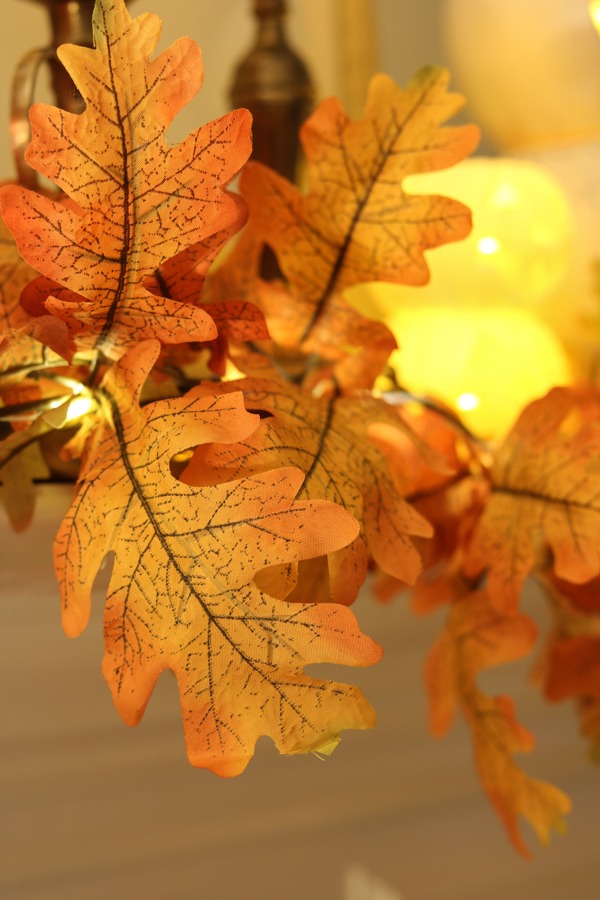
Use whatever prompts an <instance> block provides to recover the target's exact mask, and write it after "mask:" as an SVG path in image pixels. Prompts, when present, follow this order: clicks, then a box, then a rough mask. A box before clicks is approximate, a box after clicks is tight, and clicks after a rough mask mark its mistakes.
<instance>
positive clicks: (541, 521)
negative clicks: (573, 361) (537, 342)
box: [465, 388, 600, 612]
mask: <svg viewBox="0 0 600 900" xmlns="http://www.w3.org/2000/svg"><path fill="white" fill-rule="evenodd" d="M589 410H590V399H589V397H588V396H580V395H579V394H578V392H577V391H576V390H575V389H570V388H554V389H553V390H551V391H550V393H549V394H547V395H546V396H545V397H543V398H542V399H540V400H535V401H534V402H533V403H531V404H530V405H529V406H528V407H526V408H525V410H524V411H523V412H522V413H521V415H520V417H519V419H518V421H517V423H516V424H515V426H514V428H513V429H512V431H511V432H510V433H509V434H508V436H507V437H506V439H505V440H504V442H503V444H502V445H501V446H500V448H499V449H498V451H497V452H496V454H495V458H494V462H493V466H492V471H491V480H492V495H491V498H490V500H489V502H488V504H487V506H486V508H485V511H484V513H483V516H482V518H481V520H480V521H479V523H478V525H477V527H476V529H475V532H474V534H473V538H472V540H471V543H470V545H469V547H468V549H467V553H466V558H465V570H466V572H467V573H468V574H470V575H477V574H478V573H480V572H482V571H483V570H484V569H487V572H488V582H487V583H488V589H489V593H490V599H491V601H492V603H494V605H495V606H496V607H497V608H498V609H500V610H504V611H506V612H510V611H513V610H515V609H516V608H517V605H518V602H519V596H520V593H521V588H522V586H523V582H524V580H525V578H526V576H527V575H528V574H529V572H530V571H531V570H532V569H533V568H534V567H535V565H536V562H537V560H538V558H540V557H541V556H542V555H543V553H544V552H545V550H546V548H547V547H548V546H549V547H550V548H551V550H552V553H553V554H554V571H555V573H556V574H557V575H558V576H559V577H560V578H564V579H565V580H566V581H572V582H574V583H575V584H582V583H584V582H586V581H590V580H591V579H593V578H595V577H596V576H597V575H598V573H599V572H600V428H599V427H598V421H597V418H596V419H595V420H594V419H590V418H588V414H589ZM582 412H583V414H582Z"/></svg>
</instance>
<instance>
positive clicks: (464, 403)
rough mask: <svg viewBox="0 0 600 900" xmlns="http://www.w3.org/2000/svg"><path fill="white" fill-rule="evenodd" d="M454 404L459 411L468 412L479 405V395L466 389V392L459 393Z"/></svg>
mask: <svg viewBox="0 0 600 900" xmlns="http://www.w3.org/2000/svg"><path fill="white" fill-rule="evenodd" d="M456 406H457V407H458V409H460V410H461V412H470V411H471V410H472V409H477V407H478V406H479V397H478V396H477V394H471V393H470V391H467V393H466V394H461V395H460V397H457V398H456Z"/></svg>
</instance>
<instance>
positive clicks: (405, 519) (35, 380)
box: [0, 0, 600, 854]
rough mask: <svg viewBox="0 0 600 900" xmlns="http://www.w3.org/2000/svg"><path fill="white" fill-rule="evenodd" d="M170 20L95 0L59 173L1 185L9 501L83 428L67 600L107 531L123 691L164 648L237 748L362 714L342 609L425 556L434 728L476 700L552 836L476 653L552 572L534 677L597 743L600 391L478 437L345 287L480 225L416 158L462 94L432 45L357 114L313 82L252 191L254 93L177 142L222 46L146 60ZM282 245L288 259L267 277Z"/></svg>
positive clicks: (488, 746)
mask: <svg viewBox="0 0 600 900" xmlns="http://www.w3.org/2000/svg"><path fill="white" fill-rule="evenodd" d="M159 33H160V20H159V19H158V18H157V17H156V16H153V15H151V14H144V15H141V16H139V17H137V18H136V19H132V18H131V16H130V15H129V13H128V11H127V9H126V7H125V4H124V0H97V4H96V8H95V11H94V36H95V47H94V49H87V48H81V47H74V46H69V47H63V48H61V50H60V51H59V54H60V56H61V59H62V60H63V62H64V63H65V65H66V67H67V68H68V70H69V71H70V73H71V75H72V76H73V78H74V81H75V83H76V84H77V86H78V88H79V90H80V91H81V93H82V96H83V97H84V99H85V101H86V109H85V112H84V113H82V114H81V115H80V116H73V115H70V114H68V113H65V112H63V111H60V110H56V109H53V108H51V107H48V106H43V105H39V106H36V107H34V108H33V109H32V111H31V122H32V134H33V138H32V143H31V146H30V148H29V151H28V155H27V158H28V161H29V162H30V164H31V165H33V166H34V167H35V168H37V170H38V171H40V172H41V173H43V174H44V175H46V176H47V177H48V178H50V179H51V180H52V181H53V182H54V183H55V184H56V185H57V186H58V187H59V188H60V189H61V190H62V191H63V192H64V193H63V194H62V195H56V196H51V195H50V194H49V193H48V192H46V193H44V195H42V194H41V193H40V194H35V193H32V192H28V191H26V190H24V189H23V188H21V187H20V186H18V185H6V186H5V187H4V188H3V189H2V190H1V192H0V201H1V205H2V214H3V217H4V219H3V222H2V225H1V227H0V326H1V327H2V334H1V335H0V404H1V405H0V428H1V429H2V430H0V480H1V481H2V482H3V483H4V485H5V490H4V495H5V496H4V499H5V503H6V505H7V507H8V509H9V513H10V515H11V517H12V521H13V525H14V527H16V528H23V527H25V526H26V524H27V522H28V521H29V519H30V517H31V514H32V509H33V500H34V487H33V481H34V479H36V478H39V477H44V473H45V465H46V463H45V461H44V460H45V456H44V440H45V436H46V435H47V434H48V433H50V432H53V431H55V430H56V429H60V428H61V427H63V426H64V425H69V426H72V427H73V428H75V429H76V430H77V431H76V434H75V436H74V437H72V438H71V440H70V441H69V442H68V443H65V446H64V448H63V457H64V458H70V459H73V458H81V465H80V470H79V479H78V482H77V487H76V491H75V496H74V500H73V504H72V507H71V509H70V511H69V513H68V515H67V517H66V518H65V520H64V522H63V524H62V526H61V529H60V531H59V534H58V536H57V540H56V544H55V565H56V571H57V576H58V580H59V584H60V590H61V601H62V612H63V624H64V628H65V630H66V632H67V633H68V634H70V635H76V634H78V633H80V632H81V630H82V629H83V628H84V627H85V624H86V622H87V618H88V615H89V606H90V590H91V585H92V582H93V580H94V577H95V574H96V572H97V570H98V568H99V566H100V565H101V563H102V560H103V559H104V557H105V555H106V554H107V553H108V552H114V554H115V566H114V570H113V574H112V578H111V583H110V585H109V588H108V593H107V600H106V609H105V656H104V662H103V672H104V675H105V677H106V679H107V681H108V683H109V685H110V689H111V691H112V694H113V698H114V703H115V706H116V707H117V709H118V711H119V713H120V715H121V716H122V717H123V719H124V720H125V721H126V722H128V723H129V724H135V723H136V722H138V721H139V720H140V718H141V716H142V714H143V711H144V708H145V705H146V703H147V701H148V698H149V696H150V694H151V692H152V689H153V686H154V684H155V682H156V679H157V678H158V677H159V675H160V672H161V671H162V670H163V669H165V668H171V669H172V670H173V671H174V672H175V673H176V674H177V678H178V683H179V689H180V695H181V708H182V716H183V721H184V730H185V735H186V745H187V751H188V756H189V758H190V761H191V762H192V764H193V765H196V766H202V767H206V768H209V769H211V770H213V771H214V772H217V773H218V774H220V775H223V776H230V775H235V774H238V773H239V772H241V771H242V770H243V769H244V768H245V766H246V765H247V763H248V761H249V759H250V758H251V756H252V753H253V749H254V744H255V742H256V740H257V738H258V737H259V736H260V735H261V734H268V735H270V736H271V737H272V739H273V740H274V742H275V743H276V745H277V746H278V747H279V749H280V750H281V752H284V753H300V752H310V751H320V752H324V753H329V752H331V750H332V749H333V748H334V747H335V745H336V744H337V742H338V740H339V737H340V733H341V731H342V730H343V729H344V728H369V727H371V726H372V725H373V724H374V722H375V715H374V712H373V710H372V709H371V707H370V705H369V703H368V702H367V700H366V699H365V698H364V697H363V696H362V694H361V693H360V691H358V689H356V688H353V687H350V686H348V685H343V684H338V683H334V682H327V681H323V680H319V679H313V678H310V677H308V676H307V675H305V674H304V672H303V668H304V666H306V665H307V664H309V663H313V662H323V661H326V662H336V663H340V664H344V665H355V666H365V665H371V664H373V663H375V662H377V660H378V659H379V657H380V655H381V648H380V647H379V646H378V645H377V644H375V643H374V642H373V641H372V640H370V639H369V638H368V637H366V636H365V635H363V634H362V633H361V631H360V629H359V627H358V624H357V622H356V619H355V617H354V615H353V614H352V612H351V611H350V610H349V609H347V608H345V606H346V605H348V604H350V603H351V602H352V601H353V600H354V598H355V597H356V595H357V593H358V591H359V588H360V587H361V585H362V584H363V582H364V580H365V577H366V574H367V569H368V568H369V567H371V568H375V569H377V571H378V573H379V587H380V593H381V594H382V595H383V594H384V595H385V596H386V597H387V598H389V597H390V596H391V595H392V594H393V592H394V591H395V590H396V589H399V588H400V587H403V586H405V585H406V584H412V583H414V582H415V581H416V592H415V598H416V599H415V607H416V609H417V610H418V611H421V612H423V611H426V610H428V609H430V608H432V607H433V606H435V605H439V604H440V603H442V602H445V603H447V604H448V610H449V611H448V619H447V624H446V626H445V628H444V630H443V632H442V635H441V636H440V638H439V640H438V642H437V643H436V645H435V647H434V648H433V650H432V652H431V654H430V657H429V660H428V664H427V676H426V682H427V686H428V691H429V697H430V707H431V725H432V730H433V731H434V732H435V733H437V734H441V733H442V732H443V731H445V730H446V729H447V727H448V726H449V723H450V721H451V718H452V713H453V709H454V707H455V706H459V707H460V708H461V710H462V712H463V714H464V716H465V718H466V720H467V722H468V724H469V727H470V730H471V734H472V738H473V745H474V750H475V758H476V765H477V768H478V771H479V774H480V777H481V780H482V784H483V786H484V789H485V790H486V792H487V793H488V796H489V797H490V800H491V802H492V803H493V805H494V807H495V809H496V811H497V812H498V814H499V816H500V818H501V819H502V821H503V823H504V824H505V827H506V829H507V831H508V834H509V836H510V838H511V840H512V841H513V843H514V844H515V846H516V847H517V848H518V849H519V850H520V852H522V853H524V854H527V852H528V851H527V849H526V847H525V845H524V843H523V840H522V837H521V835H520V832H519V825H518V818H519V816H524V817H525V818H527V819H528V820H529V821H530V822H531V824H532V825H533V827H534V828H535V829H536V831H537V833H538V835H539V837H540V839H541V840H542V841H547V839H548V835H549V832H550V830H551V829H555V830H561V829H562V827H563V816H564V814H565V813H566V812H567V811H568V808H569V802H568V800H567V798H566V797H565V796H564V794H562V792H561V791H560V790H559V789H558V788H555V787H553V786H551V785H547V784H545V783H542V782H539V781H537V780H535V779H533V778H531V777H529V776H528V775H526V774H524V773H523V772H522V771H521V770H520V769H519V768H518V767H517V765H516V762H515V758H514V754H515V753H516V752H518V751H526V750H529V749H531V746H532V743H533V738H532V736H531V735H530V734H529V732H527V731H526V730H525V729H524V728H523V727H522V726H521V725H520V724H519V723H518V722H517V719H516V715H515V710H514V705H513V703H512V701H511V699H510V698H508V697H503V696H500V697H488V696H487V695H485V694H484V693H483V692H482V691H481V690H480V688H479V686H478V684H477V680H476V679H477V675H478V673H479V672H480V671H481V670H482V669H483V668H485V667H487V666H489V665H493V664H496V663H499V662H509V661H510V660H512V659H516V658H518V657H521V656H524V655H526V654H528V653H530V652H531V651H532V649H533V646H534V642H535V628H534V626H533V625H532V623H531V622H530V620H529V619H527V617H525V616H524V615H523V614H522V613H521V611H520V609H519V603H520V595H521V590H522V587H523V583H524V581H525V579H526V578H527V577H528V575H530V574H532V573H533V574H534V575H535V576H536V577H538V578H539V579H540V580H542V581H543V583H544V585H545V586H546V588H547V590H548V592H549V596H550V595H551V601H550V602H551V608H552V609H553V610H554V613H555V616H556V620H557V624H556V627H555V630H554V632H553V633H552V634H551V635H550V637H549V638H548V642H547V646H546V649H545V651H544V656H543V666H542V668H543V675H544V677H543V679H542V680H543V687H544V691H545V694H546V696H547V697H548V698H549V699H551V700H558V699H562V698H565V697H574V698H575V699H576V700H577V703H578V705H579V709H580V714H581V722H582V731H583V733H584V734H585V735H586V736H587V737H588V738H590V741H591V745H592V748H597V747H598V746H599V745H600V744H599V742H600V724H599V723H600V716H599V714H598V713H599V710H600V702H599V697H600V693H599V690H598V684H597V679H598V665H597V662H598V650H599V647H598V626H597V621H598V602H597V598H598V587H597V579H598V576H599V574H600V539H599V538H598V535H599V534H600V505H599V504H600V501H599V499H598V498H599V497H600V468H599V464H598V460H599V459H600V452H599V451H600V428H599V426H598V422H599V421H600V401H598V397H597V395H596V394H595V392H594V391H593V390H588V389H577V390H574V389H566V388H557V389H555V390H554V391H552V392H551V393H550V394H549V395H548V397H546V398H542V399H540V400H537V401H535V402H534V403H533V404H531V405H530V406H529V407H527V408H526V409H525V410H524V411H523V413H522V415H521V417H520V418H519V421H518V422H517V424H516V425H515V427H514V429H513V430H512V431H511V433H510V434H509V435H508V436H507V437H506V439H505V440H504V441H503V442H502V443H501V444H500V445H499V446H498V447H484V446H482V445H481V443H479V442H478V441H477V439H476V438H475V437H473V436H471V435H468V434H467V433H466V431H465V430H464V429H463V428H462V426H461V424H460V422H459V421H458V420H457V419H456V417H454V416H453V414H449V412H448V411H447V410H445V409H444V408H443V407H442V405H441V404H436V403H435V401H431V404H430V405H431V406H432V407H433V410H431V409H427V410H425V407H424V406H423V405H421V410H420V413H419V414H415V415H413V414H412V413H411V412H410V411H408V410H407V411H406V412H405V411H402V410H400V412H399V411H398V410H397V409H393V408H392V407H391V406H390V405H389V404H388V403H387V402H386V401H385V400H384V399H383V398H382V397H381V392H380V391H378V390H376V384H379V382H378V381H377V379H378V377H379V376H381V375H382V373H383V372H384V370H385V363H386V360H387V357H388V355H389V353H390V352H391V350H393V349H394V347H395V342H394V339H393V337H392V335H391V333H390V332H389V331H388V329H387V328H386V326H385V325H384V324H383V323H382V322H378V321H370V320H367V319H365V318H364V317H363V316H362V315H360V314H359V313H358V312H357V311H356V310H354V309H353V308H352V307H351V306H350V305H349V304H348V302H347V300H346V299H345V297H344V294H343V292H344V290H345V289H346V288H348V287H350V286H352V285H355V284H359V283H363V282H366V281H372V280H383V281H390V282H396V283H402V284H411V285H415V286H416V285H419V284H424V283H425V282H426V281H427V279H428V269H427V264H426V260H425V253H426V252H427V251H429V250H431V249H432V248H435V247H437V246H439V245H441V244H444V243H447V242H450V241H455V240H459V239H461V238H463V237H465V236H466V235H467V234H468V232H469V230H470V213H469V210H468V209H467V208H466V207H464V206H462V205H461V204H460V203H458V202H457V201H455V200H451V199H449V198H445V197H432V196H420V195H412V194H408V193H407V192H406V191H404V189H403V187H402V181H403V178H404V177H405V176H407V175H409V174H414V173H418V172H426V171H431V170H435V169H439V168H443V167H446V166H450V165H452V164H454V163H455V162H458V161H459V160H460V159H462V158H464V157H465V156H466V155H467V154H468V153H469V152H470V151H471V150H472V149H473V147H474V146H475V144H476V142H477V139H478V132H477V129H476V128H474V127H473V126H460V127H451V126H447V125H445V124H444V123H445V122H446V121H447V120H448V119H449V118H450V117H451V116H452V115H453V114H454V112H456V110H457V109H458V108H459V106H460V105H461V103H462V100H461V98H459V97H457V96H455V95H452V94H449V93H448V92H447V85H448V74H447V73H446V72H445V71H444V70H442V69H438V68H429V69H424V70H422V71H421V72H420V73H418V74H417V75H416V76H415V78H414V79H413V81H412V82H411V83H410V85H409V86H408V88H407V89H406V90H402V89H400V88H399V87H398V86H396V85H395V84H394V83H393V82H392V81H391V79H389V78H388V77H387V76H384V75H380V76H376V77H375V78H374V79H373V81H372V84H371V88H370V91H369V97H368V102H367V109H366V113H365V117H364V119H363V120H362V121H361V122H353V121H351V120H350V119H349V118H348V117H347V116H346V114H345V113H344V111H343V109H342V107H341V105H340V104H339V102H338V101H337V100H328V101H325V102H324V103H322V104H321V105H320V106H319V107H318V109H317V110H316V112H315V113H314V115H313V116H312V117H311V118H310V119H309V120H308V121H307V122H306V123H305V125H304V126H303V128H302V132H301V137H302V142H303V145H304V149H305V153H306V157H307V161H308V192H307V194H306V195H303V194H301V193H300V192H299V191H298V190H297V188H296V187H294V186H293V185H291V184H289V183H288V182H287V181H286V180H285V179H282V178H281V177H280V176H279V175H277V174H276V173H274V172H271V171H270V170H269V169H267V168H266V167H264V166H262V165H260V164H257V163H253V164H251V165H248V166H247V167H246V168H245V170H244V172H243V174H242V178H241V192H242V197H239V196H238V195H236V194H233V193H231V192H230V191H228V190H227V185H228V183H229V181H230V180H231V178H232V177H233V176H234V175H235V174H236V173H237V172H238V171H239V170H240V168H241V167H242V165H243V164H244V163H245V161H246V159H247V158H248V155H249V153H250V149H251V143H250V118H249V114H248V113H247V112H246V111H244V110H238V111H235V112H232V113H230V114H228V115H227V116H224V117H222V118H221V119H218V120H217V121H215V122H211V123H209V124H208V125H204V126H202V127H200V128H198V129H196V130H195V131H194V132H193V133H192V134H190V135H189V137H188V138H186V140H184V141H183V142H182V143H181V144H179V145H177V146H175V147H169V146H168V145H167V144H166V142H165V138H164V136H165V132H166V129H167V127H168V125H169V123H170V122H171V120H172V119H173V117H174V116H175V115H176V114H177V112H178V111H179V110H180V109H181V108H182V107H183V105H184V104H185V103H186V102H187V101H188V100H189V99H190V98H191V97H192V96H193V95H194V94H195V93H196V91H197V90H198V89H199V88H200V86H201V84H202V78H203V72H202V64H201V57H200V51H199V48H198V47H197V45H196V44H195V43H194V42H193V41H192V40H191V39H189V38H182V39H180V40H179V41H177V42H176V43H175V44H174V45H173V46H172V47H170V48H168V49H167V50H166V51H164V52H163V53H162V54H160V55H159V56H158V57H157V58H156V59H154V60H152V59H151V55H152V52H153V50H154V48H155V46H156V42H157V40H158V36H159ZM246 223H247V224H246ZM243 226H245V230H244V232H243V233H242V235H241V237H240V239H239V242H238V244H237V246H236V247H235V248H234V250H233V252H232V253H231V254H230V255H229V257H228V258H227V259H226V260H225V262H224V263H223V264H222V265H221V266H220V267H219V268H215V267H214V266H213V263H214V261H215V259H216V257H217V255H218V254H219V253H220V251H221V250H222V248H223V247H225V245H226V244H227V243H228V241H229V240H230V239H231V238H232V237H233V236H234V235H235V234H236V232H238V231H239V230H240V229H241V228H242V227H243ZM11 233H12V236H11ZM265 243H266V244H268V245H270V247H271V248H272V249H273V251H274V252H275V254H276V255H277V258H278V262H279V265H280V268H281V271H282V273H283V276H284V278H283V279H281V280H278V281H274V282H266V281H264V280H262V279H261V278H260V277H259V267H260V258H261V254H262V250H263V246H264V244H265ZM30 267H32V268H30ZM23 288H25V290H22V289H23ZM21 292H22V305H20V304H19V302H18V301H19V296H20V295H21ZM234 366H235V367H237V369H238V371H237V374H238V375H239V374H240V373H241V375H242V377H240V378H236V376H235V375H234V379H235V380H230V379H231V377H232V376H231V374H230V373H231V370H232V368H233V367H234ZM206 379H210V380H208V381H207V380H206ZM157 396H158V397H161V399H156V397H157ZM413 405H414V403H413ZM82 410H83V411H82ZM424 410H425V415H424ZM182 472H183V474H181V473H182ZM173 473H177V474H179V476H180V477H178V478H176V477H175V475H174V474H173ZM7 485H9V488H7V487H6V486H7ZM434 529H435V534H434ZM432 535H434V539H433V541H430V543H429V544H427V541H428V540H429V539H430V538H431V536H432ZM285 598H288V599H285ZM309 598H310V600H311V601H312V600H313V599H314V600H315V601H317V602H307V600H308V599H309ZM331 601H334V602H331Z"/></svg>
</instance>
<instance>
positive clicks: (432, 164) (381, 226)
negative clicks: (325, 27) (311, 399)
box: [241, 68, 479, 344]
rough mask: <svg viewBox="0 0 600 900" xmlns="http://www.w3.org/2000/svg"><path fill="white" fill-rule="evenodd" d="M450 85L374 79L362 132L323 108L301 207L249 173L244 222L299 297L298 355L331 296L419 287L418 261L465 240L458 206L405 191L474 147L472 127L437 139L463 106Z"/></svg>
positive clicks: (307, 148) (435, 78)
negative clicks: (381, 287)
mask: <svg viewBox="0 0 600 900" xmlns="http://www.w3.org/2000/svg"><path fill="white" fill-rule="evenodd" d="M448 80H449V76H448V73H447V72H446V71H445V70H443V69H439V68H429V69H423V70H421V72H419V73H418V74H417V75H416V76H415V78H414V79H413V81H412V82H411V84H410V85H409V86H408V88H407V89H406V90H405V91H403V90H401V89H400V88H399V87H398V86H397V85H396V84H394V82H393V81H392V80H391V79H390V78H388V76H386V75H376V76H375V77H374V78H373V80H372V82H371V86H370V90H369V97H368V101H367V108H366V114H365V118H364V120H363V121H362V122H353V121H351V120H350V119H349V118H348V116H347V115H346V114H345V112H344V111H343V109H342V107H341V105H340V103H339V101H338V100H337V99H335V98H332V99H329V100H325V101H324V102H323V103H321V104H320V106H319V107H318V109H317V110H316V112H315V113H314V114H313V115H312V116H311V117H310V119H308V120H307V122H305V124H304V125H303V126H302V129H301V139H302V144H303V147H304V152H305V154H306V158H307V161H308V176H309V191H308V195H307V196H303V195H302V194H300V192H299V191H298V190H297V189H296V188H295V187H294V186H293V185H292V184H290V183H289V182H288V181H286V180H285V179H284V178H282V177H281V176H279V175H277V174H276V173H275V172H272V171H271V170H269V169H267V168H266V167H265V166H262V165H261V164H260V163H251V164H249V165H248V166H247V167H246V169H245V171H244V173H243V175H242V182H241V190H242V194H243V196H244V198H245V199H246V201H247V202H248V205H249V208H250V222H251V224H252V225H253V227H255V228H256V229H257V231H258V233H259V234H260V236H261V237H262V238H263V239H264V240H265V241H266V242H267V243H268V244H269V245H270V246H271V247H272V248H273V250H274V251H275V253H276V254H277V258H278V260H279V264H280V266H281V269H282V271H283V274H284V276H285V277H286V279H287V280H288V281H289V282H290V284H291V285H292V286H293V287H294V288H295V289H296V291H295V293H294V296H293V302H294V304H295V307H296V308H295V311H294V312H293V313H292V315H293V316H294V317H295V321H296V325H295V335H293V336H292V335H291V334H290V338H289V339H290V340H294V342H295V343H296V344H302V343H303V341H305V340H306V339H307V338H308V336H309V335H310V333H311V331H312V329H313V328H314V327H315V325H316V324H317V322H318V321H319V319H320V317H321V316H322V315H324V313H325V310H326V307H327V305H328V302H329V299H330V297H332V296H333V295H335V294H336V293H339V292H341V291H343V290H344V288H348V287H350V286H352V285H354V284H359V283H362V282H366V281H390V282H395V283H402V284H414V285H418V284H425V283H426V282H427V280H428V278H429V273H428V269H427V265H426V263H425V259H424V256H423V252H424V251H425V250H427V249H429V248H431V247H436V246H439V245H440V244H444V243H447V242H448V241H455V240H460V239H461V238H463V237H465V236H466V235H467V234H468V233H469V231H470V228H471V217H470V213H469V210H468V209H467V208H466V207H465V206H463V205H462V204H460V203H458V202H457V201H455V200H450V199H448V198H445V197H436V196H418V195H412V194H407V193H406V192H404V191H403V190H402V186H401V182H402V179H403V178H404V177H405V176H407V175H412V174H415V173H418V172H428V171H432V170H436V169H440V168H445V167H447V166H451V165H453V164H454V163H456V162H458V161H459V160H461V159H463V158H464V157H465V156H467V155H468V154H469V153H470V152H471V151H472V150H473V148H474V147H475V146H476V144H477V141H478V136H479V132H478V130H477V128H475V127H474V126H462V127H458V128H447V127H446V128H442V127H440V126H441V124H442V123H443V122H444V121H445V120H446V119H448V118H449V117H450V116H452V115H454V113H455V112H456V111H457V110H458V109H459V108H460V107H461V106H462V102H463V101H462V99H461V98H460V97H458V96H457V95H453V94H448V93H447V92H446V88H447V84H448Z"/></svg>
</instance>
